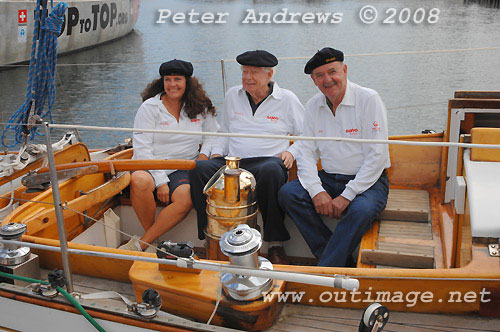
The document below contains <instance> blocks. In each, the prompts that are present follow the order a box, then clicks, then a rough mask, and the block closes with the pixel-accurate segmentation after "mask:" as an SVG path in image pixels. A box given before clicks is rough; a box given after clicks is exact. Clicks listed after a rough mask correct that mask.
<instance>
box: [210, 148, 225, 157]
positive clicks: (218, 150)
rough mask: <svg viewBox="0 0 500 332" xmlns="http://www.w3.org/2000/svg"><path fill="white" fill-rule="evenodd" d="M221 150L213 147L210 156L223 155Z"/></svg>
mask: <svg viewBox="0 0 500 332" xmlns="http://www.w3.org/2000/svg"><path fill="white" fill-rule="evenodd" d="M222 150H223V149H221V148H219V147H213V148H212V155H214V154H220V155H221V156H222V155H223V153H224V152H223V151H222Z"/></svg>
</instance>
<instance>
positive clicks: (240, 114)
mask: <svg viewBox="0 0 500 332" xmlns="http://www.w3.org/2000/svg"><path fill="white" fill-rule="evenodd" d="M234 114H236V115H239V116H245V113H243V112H234Z"/></svg>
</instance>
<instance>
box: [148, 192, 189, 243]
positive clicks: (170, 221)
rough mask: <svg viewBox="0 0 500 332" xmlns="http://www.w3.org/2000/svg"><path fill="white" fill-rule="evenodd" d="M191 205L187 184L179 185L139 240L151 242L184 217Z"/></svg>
mask: <svg viewBox="0 0 500 332" xmlns="http://www.w3.org/2000/svg"><path fill="white" fill-rule="evenodd" d="M192 207H193V204H192V203H191V193H190V186H189V184H183V185H180V186H179V187H177V188H176V189H175V191H174V193H173V194H172V202H171V203H170V204H169V205H168V206H167V207H165V208H164V209H163V210H161V212H160V213H159V214H158V216H157V217H156V220H155V221H154V223H153V226H151V227H150V228H148V229H147V230H146V234H144V236H143V237H142V238H141V240H142V241H144V242H147V243H151V242H152V241H153V240H155V239H157V238H159V237H160V236H161V235H162V234H164V233H165V232H167V231H168V230H170V229H171V228H173V227H174V226H175V225H177V224H178V223H179V222H180V221H181V220H182V219H184V217H186V216H187V214H188V213H189V211H190V210H191V208H192ZM140 245H141V249H142V250H144V249H145V248H146V245H145V244H144V243H141V244H140Z"/></svg>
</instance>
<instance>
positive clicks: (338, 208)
mask: <svg viewBox="0 0 500 332" xmlns="http://www.w3.org/2000/svg"><path fill="white" fill-rule="evenodd" d="M350 203H351V201H350V200H348V199H347V198H345V197H344V196H342V195H338V196H337V197H335V198H334V199H333V216H334V217H335V218H337V219H340V218H341V217H342V212H344V210H345V209H346V208H347V207H348V206H349V204H350Z"/></svg>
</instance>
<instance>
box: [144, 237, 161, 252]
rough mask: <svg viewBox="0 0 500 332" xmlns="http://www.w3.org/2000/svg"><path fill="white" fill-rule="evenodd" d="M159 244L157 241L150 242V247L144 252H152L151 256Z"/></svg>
mask: <svg viewBox="0 0 500 332" xmlns="http://www.w3.org/2000/svg"><path fill="white" fill-rule="evenodd" d="M159 244H160V241H158V239H156V240H154V241H153V242H151V245H149V246H147V248H146V249H145V250H144V252H152V253H153V254H156V248H158V245H159Z"/></svg>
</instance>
